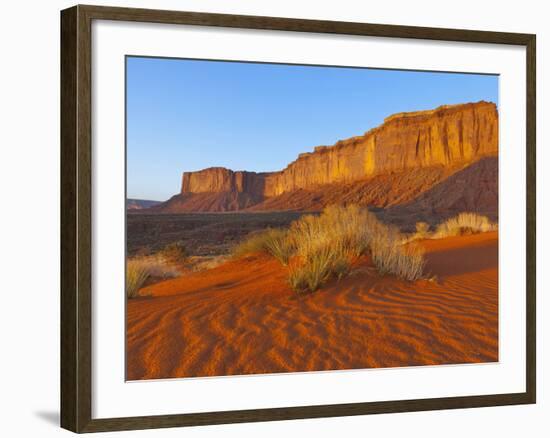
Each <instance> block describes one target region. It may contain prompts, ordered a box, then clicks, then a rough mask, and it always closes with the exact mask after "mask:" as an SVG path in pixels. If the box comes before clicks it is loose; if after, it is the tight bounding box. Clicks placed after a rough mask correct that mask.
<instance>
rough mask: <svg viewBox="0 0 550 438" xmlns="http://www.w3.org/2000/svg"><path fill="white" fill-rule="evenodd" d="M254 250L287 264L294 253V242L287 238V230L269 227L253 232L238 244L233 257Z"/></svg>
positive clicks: (250, 252)
mask: <svg viewBox="0 0 550 438" xmlns="http://www.w3.org/2000/svg"><path fill="white" fill-rule="evenodd" d="M255 252H266V253H268V254H271V255H272V256H273V257H275V258H276V259H277V260H279V261H280V262H281V263H282V264H283V265H287V264H288V261H289V260H290V257H291V256H292V255H293V253H294V244H293V242H292V240H291V239H289V238H288V232H287V231H285V230H281V229H278V228H270V229H267V230H265V231H262V232H260V233H254V234H252V235H251V236H250V237H248V238H247V239H246V240H244V241H243V242H241V243H240V244H238V245H237V246H236V247H235V249H234V250H233V255H234V256H235V257H241V256H244V255H247V254H252V253H255Z"/></svg>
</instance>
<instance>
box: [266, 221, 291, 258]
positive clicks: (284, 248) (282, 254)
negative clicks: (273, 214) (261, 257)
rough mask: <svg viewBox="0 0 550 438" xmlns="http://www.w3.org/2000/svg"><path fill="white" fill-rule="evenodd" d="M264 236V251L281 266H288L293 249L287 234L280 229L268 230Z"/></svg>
mask: <svg viewBox="0 0 550 438" xmlns="http://www.w3.org/2000/svg"><path fill="white" fill-rule="evenodd" d="M265 234H266V236H265V241H264V245H265V249H266V251H267V252H268V253H269V254H271V255H272V256H273V257H275V258H276V259H277V260H279V261H280V262H281V263H282V264H283V265H285V266H286V265H288V262H289V260H290V257H292V255H293V254H294V249H295V248H294V242H293V241H292V240H291V239H289V237H288V232H287V231H284V230H280V229H269V230H267V231H266V233H265Z"/></svg>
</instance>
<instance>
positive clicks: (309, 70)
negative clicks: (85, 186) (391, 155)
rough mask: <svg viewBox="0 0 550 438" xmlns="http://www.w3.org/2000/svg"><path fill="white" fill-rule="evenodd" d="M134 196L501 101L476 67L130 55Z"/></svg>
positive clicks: (266, 166)
mask: <svg viewBox="0 0 550 438" xmlns="http://www.w3.org/2000/svg"><path fill="white" fill-rule="evenodd" d="M126 62H127V82H126V83H127V90H126V91H127V190H128V197H129V198H139V199H152V200H165V199H168V198H169V197H170V196H172V195H174V194H176V193H177V192H178V191H179V189H180V182H181V174H182V172H184V171H192V170H199V169H203V168H206V167H212V166H223V167H228V168H230V169H233V170H252V171H272V170H280V169H282V168H284V167H285V166H286V165H287V164H288V163H290V162H291V161H293V160H294V159H296V157H297V156H298V154H299V153H301V152H306V151H311V150H312V149H313V148H314V147H315V146H318V145H331V144H333V143H335V142H336V141H338V140H340V139H344V138H347V137H351V136H356V135H361V134H363V133H364V132H365V131H368V130H369V129H370V128H372V127H374V126H377V125H379V124H380V123H382V122H383V120H384V117H387V116H388V115H390V114H393V113H396V112H402V111H415V110H423V109H431V108H435V107H437V106H439V105H444V104H453V103H463V102H477V101H479V100H487V101H492V102H495V103H497V104H498V77H497V76H489V75H475V74H455V73H452V74H451V73H432V72H417V71H415V72H409V71H397V70H376V69H363V68H361V69H358V68H343V67H314V66H296V65H277V64H257V63H241V62H223V61H196V60H182V59H161V58H138V57H128V58H127V61H126Z"/></svg>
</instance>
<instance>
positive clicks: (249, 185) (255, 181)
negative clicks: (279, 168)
mask: <svg viewBox="0 0 550 438" xmlns="http://www.w3.org/2000/svg"><path fill="white" fill-rule="evenodd" d="M265 176H266V174H263V173H255V172H246V171H237V172H234V171H232V170H230V169H226V168H225V167H210V168H208V169H203V170H199V171H198V172H184V174H183V177H182V181H181V193H182V194H186V193H221V192H236V193H248V194H251V195H253V196H254V197H256V196H264V190H265V189H264V187H265Z"/></svg>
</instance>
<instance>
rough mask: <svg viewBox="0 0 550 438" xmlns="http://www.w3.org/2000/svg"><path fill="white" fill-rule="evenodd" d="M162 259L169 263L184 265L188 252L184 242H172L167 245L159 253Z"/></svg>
mask: <svg viewBox="0 0 550 438" xmlns="http://www.w3.org/2000/svg"><path fill="white" fill-rule="evenodd" d="M158 255H159V256H160V257H162V258H163V259H165V260H166V261H168V262H173V263H183V262H184V261H185V260H186V259H187V256H188V254H187V250H186V249H185V245H184V244H183V242H182V241H177V242H172V243H170V244H168V245H166V246H165V247H164V248H163V249H162V250H160V252H159V253H158Z"/></svg>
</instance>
